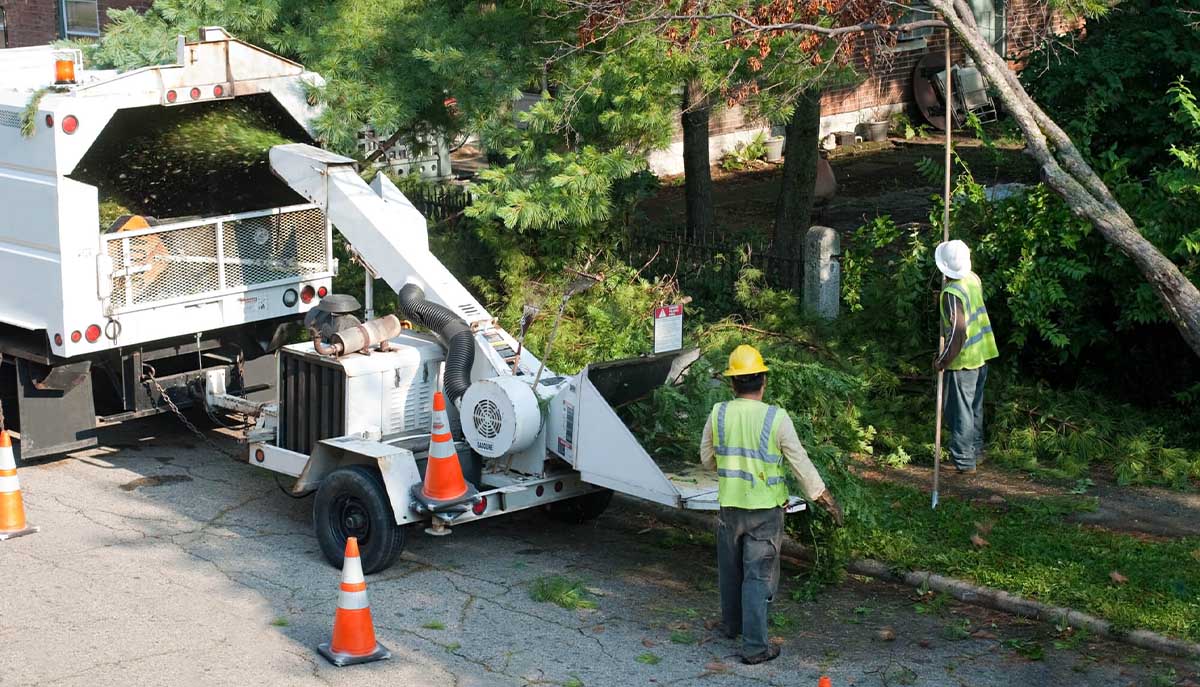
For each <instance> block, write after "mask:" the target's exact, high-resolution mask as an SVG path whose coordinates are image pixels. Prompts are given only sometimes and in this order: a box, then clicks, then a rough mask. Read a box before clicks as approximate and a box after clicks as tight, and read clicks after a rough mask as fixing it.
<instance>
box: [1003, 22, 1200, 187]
mask: <svg viewBox="0 0 1200 687" xmlns="http://www.w3.org/2000/svg"><path fill="white" fill-rule="evenodd" d="M1197 11H1200V1H1198V0H1178V1H1176V2H1160V1H1159V0H1125V1H1123V2H1120V3H1115V4H1114V7H1113V9H1112V10H1111V11H1110V12H1108V13H1107V14H1106V15H1105V16H1103V17H1101V18H1099V19H1094V20H1089V21H1088V22H1087V30H1086V32H1084V33H1082V34H1081V35H1079V36H1077V37H1075V40H1073V41H1070V43H1069V45H1070V48H1069V51H1068V50H1064V49H1062V48H1060V47H1058V46H1057V45H1056V44H1055V43H1054V42H1051V43H1050V44H1049V45H1047V47H1046V48H1044V49H1043V50H1042V51H1041V52H1038V53H1035V54H1034V55H1032V56H1030V58H1029V64H1031V65H1039V67H1037V68H1032V69H1026V70H1024V72H1023V73H1022V79H1023V80H1024V81H1025V83H1026V86H1027V89H1028V91H1029V93H1030V95H1031V96H1033V98H1034V100H1036V101H1037V102H1038V103H1040V104H1041V105H1042V106H1043V107H1044V108H1045V109H1046V111H1047V112H1048V113H1049V114H1050V115H1051V116H1052V117H1053V118H1054V119H1055V121H1057V122H1058V123H1059V124H1060V125H1062V127H1063V128H1064V129H1065V130H1066V131H1067V133H1068V134H1069V135H1070V136H1071V138H1072V139H1073V140H1074V141H1075V143H1076V144H1077V145H1079V147H1080V148H1081V149H1082V150H1084V151H1090V152H1091V153H1092V155H1094V156H1097V157H1098V156H1100V155H1102V154H1103V153H1105V152H1106V151H1110V150H1116V151H1117V152H1118V153H1119V154H1120V155H1121V156H1123V157H1125V158H1128V159H1129V161H1130V165H1131V168H1132V169H1133V170H1134V173H1135V174H1137V175H1144V174H1145V173H1146V172H1148V171H1149V170H1150V169H1152V168H1153V167H1154V166H1156V165H1161V164H1164V163H1165V162H1167V150H1168V149H1169V147H1170V146H1172V145H1178V144H1180V142H1181V141H1183V140H1184V139H1185V137H1186V133H1185V132H1183V131H1181V130H1180V129H1179V127H1177V126H1176V125H1175V124H1174V123H1173V122H1172V121H1171V120H1170V119H1169V118H1166V117H1163V113H1164V112H1167V111H1169V110H1170V109H1171V103H1170V97H1171V96H1170V95H1169V94H1168V92H1167V89H1168V88H1169V86H1170V85H1171V81H1172V80H1174V79H1176V78H1177V77H1178V76H1179V75H1183V76H1184V77H1186V78H1188V79H1192V80H1195V79H1196V78H1198V77H1200V31H1196V29H1195V26H1194V25H1195V21H1196V19H1195V13H1196V12H1197ZM1059 50H1062V52H1059Z"/></svg>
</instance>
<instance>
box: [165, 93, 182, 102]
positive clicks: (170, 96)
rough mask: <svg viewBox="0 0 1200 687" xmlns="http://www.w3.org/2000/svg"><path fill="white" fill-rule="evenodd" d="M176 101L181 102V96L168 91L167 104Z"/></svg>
mask: <svg viewBox="0 0 1200 687" xmlns="http://www.w3.org/2000/svg"><path fill="white" fill-rule="evenodd" d="M176 100H179V94H178V93H176V92H175V91H167V102H169V103H173V102H175V101H176Z"/></svg>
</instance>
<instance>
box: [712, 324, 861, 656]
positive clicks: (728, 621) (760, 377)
mask: <svg viewBox="0 0 1200 687" xmlns="http://www.w3.org/2000/svg"><path fill="white" fill-rule="evenodd" d="M725 376H726V377H729V378H730V380H731V381H732V383H733V392H734V394H735V395H736V396H737V398H735V399H734V400H732V401H726V402H724V403H718V404H717V405H716V406H714V407H713V409H712V412H711V413H710V414H709V417H708V423H707V424H706V425H705V426H704V434H703V436H701V438H700V462H701V463H702V464H703V465H704V466H705V467H706V468H707V469H709V470H711V469H713V468H714V467H715V468H716V470H717V484H718V490H717V495H718V500H719V501H720V504H721V515H720V519H719V520H718V527H717V570H718V577H719V583H720V589H721V618H722V626H721V630H722V632H724V634H725V636H726V637H728V638H730V639H734V638H736V637H737V636H738V635H739V634H740V635H742V661H743V662H745V663H747V664H751V665H753V664H757V663H763V662H765V661H770V660H771V659H773V658H775V657H777V656H779V647H778V646H774V645H772V644H770V643H769V642H768V641H767V619H768V611H769V608H770V603H771V601H772V600H773V599H774V597H775V591H776V589H777V588H778V586H779V547H780V545H781V544H782V543H783V515H784V506H785V505H786V504H787V502H788V487H787V483H786V475H787V467H790V468H791V471H792V473H793V474H795V475H796V478H797V480H799V482H800V488H801V489H802V490H803V492H804V495H805V497H806V498H807V499H808V501H809V502H812V503H817V504H819V505H820V506H821V507H822V508H824V509H825V510H826V511H828V512H829V514H830V515H831V516H832V517H833V518H834V520H835V521H836V522H837V523H838V524H839V525H841V523H842V512H841V509H840V508H839V507H838V504H837V502H836V501H835V500H834V499H833V496H832V495H831V494H830V493H829V490H828V489H826V488H825V483H824V482H823V481H822V480H821V475H820V474H819V473H818V472H817V470H816V468H815V467H813V464H812V461H810V460H809V459H808V453H807V452H806V451H805V450H804V446H803V445H801V444H800V439H799V437H797V436H796V428H795V427H793V426H792V419H791V418H790V417H788V414H787V411H786V410H784V409H782V408H780V407H778V406H773V405H767V404H766V403H763V401H762V398H763V390H764V389H765V388H766V384H767V366H766V365H765V364H764V363H763V359H762V355H760V354H759V352H758V351H757V350H755V349H754V347H752V346H746V345H742V346H738V347H737V348H736V349H734V351H733V353H732V354H730V356H729V369H727V370H725ZM785 460H786V465H787V467H785V462H784V461H785Z"/></svg>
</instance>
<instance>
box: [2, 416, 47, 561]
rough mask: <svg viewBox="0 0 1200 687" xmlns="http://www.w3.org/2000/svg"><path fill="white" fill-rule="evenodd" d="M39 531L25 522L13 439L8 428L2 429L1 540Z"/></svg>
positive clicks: (23, 502)
mask: <svg viewBox="0 0 1200 687" xmlns="http://www.w3.org/2000/svg"><path fill="white" fill-rule="evenodd" d="M37 531H38V528H36V527H32V526H31V525H30V524H29V523H27V522H25V500H24V499H22V498H21V482H20V480H18V479H17V460H16V458H14V457H13V449H12V439H10V438H9V437H8V431H7V430H0V541H4V540H5V539H13V538H15V537H20V536H24V535H26V534H33V533H34V532H37Z"/></svg>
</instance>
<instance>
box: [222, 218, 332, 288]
mask: <svg viewBox="0 0 1200 687" xmlns="http://www.w3.org/2000/svg"><path fill="white" fill-rule="evenodd" d="M224 244H225V280H226V287H227V288H233V287H238V286H249V285H252V284H265V283H267V282H272V281H277V280H280V279H290V278H293V277H303V276H305V275H310V274H319V273H321V272H325V271H326V270H328V268H329V265H328V264H327V262H326V254H325V218H324V216H323V215H322V214H321V211H320V210H317V209H312V210H300V211H297V212H289V213H286V214H279V215H267V216H265V217H251V218H247V219H242V220H237V221H234V222H226V223H225V241H224Z"/></svg>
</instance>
